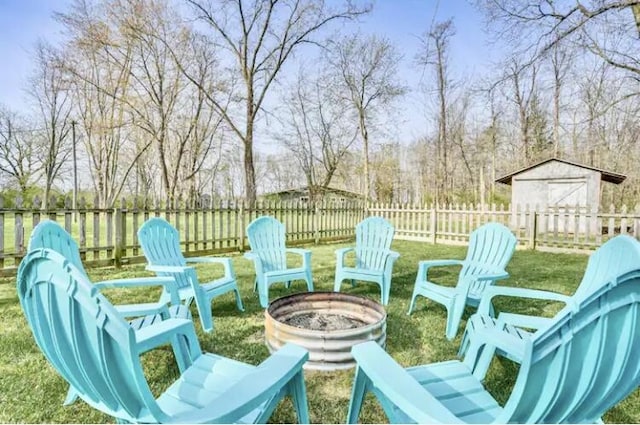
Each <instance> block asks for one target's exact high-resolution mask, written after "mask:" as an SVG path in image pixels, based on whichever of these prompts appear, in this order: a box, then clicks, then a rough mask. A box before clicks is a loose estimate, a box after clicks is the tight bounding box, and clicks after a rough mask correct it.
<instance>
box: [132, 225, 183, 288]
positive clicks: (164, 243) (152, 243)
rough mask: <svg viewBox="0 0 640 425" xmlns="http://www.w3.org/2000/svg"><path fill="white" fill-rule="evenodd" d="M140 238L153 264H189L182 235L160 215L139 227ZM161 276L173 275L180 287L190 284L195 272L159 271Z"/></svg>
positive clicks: (144, 250) (146, 255) (143, 248)
mask: <svg viewBox="0 0 640 425" xmlns="http://www.w3.org/2000/svg"><path fill="white" fill-rule="evenodd" d="M138 240H139V241H140V246H141V247H142V251H143V252H144V256H145V257H146V258H147V261H148V262H149V264H150V265H153V266H180V267H183V266H185V265H186V264H187V262H186V260H185V259H184V256H183V255H182V251H181V250H180V235H179V234H178V231H177V230H176V228H175V227H173V226H172V225H171V224H170V223H169V222H168V221H166V220H165V219H163V218H160V217H153V218H150V219H149V220H147V221H145V222H144V223H143V224H142V226H140V229H138ZM158 275H159V276H171V277H173V278H174V279H175V281H176V284H177V285H178V288H184V287H187V286H190V283H189V279H190V278H194V279H195V276H192V275H195V273H188V272H187V273H182V272H181V273H167V272H159V273H158Z"/></svg>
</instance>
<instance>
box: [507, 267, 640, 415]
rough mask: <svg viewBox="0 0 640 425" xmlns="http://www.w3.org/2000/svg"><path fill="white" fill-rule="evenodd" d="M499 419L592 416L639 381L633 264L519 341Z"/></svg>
mask: <svg viewBox="0 0 640 425" xmlns="http://www.w3.org/2000/svg"><path fill="white" fill-rule="evenodd" d="M525 353H526V354H525V359H524V361H523V363H522V366H521V369H520V373H519V376H518V380H517V382H516V385H515V387H514V390H513V393H512V395H511V397H510V399H509V401H508V402H507V404H506V405H505V410H504V411H503V412H502V415H504V416H501V417H499V418H497V421H498V422H499V423H505V422H517V423H561V422H568V423H586V422H591V423H594V422H595V421H597V420H598V418H599V417H600V416H601V415H602V414H603V413H604V412H606V411H607V410H608V409H610V408H611V407H613V406H614V405H615V404H617V403H618V402H619V401H620V400H622V399H623V398H624V397H626V396H627V395H628V394H629V393H630V392H631V391H633V390H634V389H635V388H637V386H638V385H639V384H640V270H635V271H633V272H630V273H627V274H624V275H622V276H620V277H619V278H617V279H614V280H613V281H612V282H611V283H609V284H607V285H602V286H601V288H600V289H599V290H596V292H594V293H593V294H592V295H591V296H589V297H587V298H586V299H584V300H583V301H582V302H580V303H578V304H576V305H568V306H567V307H565V308H564V309H563V310H562V311H561V312H560V313H558V315H557V316H556V320H555V323H554V325H552V326H551V327H549V328H548V329H545V330H541V331H539V332H537V333H536V334H534V336H533V337H532V339H531V340H530V341H528V342H527V346H526V351H525Z"/></svg>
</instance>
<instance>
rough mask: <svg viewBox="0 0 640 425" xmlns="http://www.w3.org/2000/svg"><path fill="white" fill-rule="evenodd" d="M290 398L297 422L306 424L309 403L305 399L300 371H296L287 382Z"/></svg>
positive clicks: (302, 376)
mask: <svg viewBox="0 0 640 425" xmlns="http://www.w3.org/2000/svg"><path fill="white" fill-rule="evenodd" d="M289 388H290V393H291V399H292V401H293V407H294V409H295V411H296V416H297V417H298V423H299V424H308V423H309V422H310V421H309V403H308V401H307V390H306V388H305V384H304V375H303V373H302V371H300V372H298V373H296V375H295V376H294V377H293V379H292V380H291V382H290V383H289Z"/></svg>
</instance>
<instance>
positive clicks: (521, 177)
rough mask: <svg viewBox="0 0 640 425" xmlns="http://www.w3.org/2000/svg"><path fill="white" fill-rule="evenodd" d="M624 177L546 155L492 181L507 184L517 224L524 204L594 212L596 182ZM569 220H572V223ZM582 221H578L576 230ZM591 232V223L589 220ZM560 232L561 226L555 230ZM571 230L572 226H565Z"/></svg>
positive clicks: (538, 208)
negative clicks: (534, 162)
mask: <svg viewBox="0 0 640 425" xmlns="http://www.w3.org/2000/svg"><path fill="white" fill-rule="evenodd" d="M626 178H627V177H626V176H625V175H623V174H619V173H614V172H612V171H607V170H603V169H600V168H596V167H592V166H589V165H583V164H578V163H575V162H571V161H567V160H565V159H559V158H550V159H547V160H544V161H541V162H538V163H537V164H533V165H530V166H529V167H525V168H522V169H520V170H517V171H514V172H512V173H509V174H507V175H505V176H503V177H500V178H499V179H496V182H499V183H504V184H508V185H511V208H512V212H513V220H514V221H515V222H514V223H512V224H513V225H514V226H517V225H518V217H517V216H516V212H517V211H524V210H525V209H526V208H527V206H528V207H529V208H530V210H533V209H535V210H536V211H538V212H545V211H549V210H553V211H561V212H563V213H564V212H568V213H574V212H576V211H580V212H583V211H584V213H586V212H592V211H598V210H599V207H600V193H601V192H600V183H601V182H602V181H604V182H608V183H613V184H620V183H622V182H623V181H624V180H625V179H626ZM572 223H573V222H572ZM584 226H586V222H585V221H584V220H581V221H580V224H579V227H580V232H584ZM590 226H592V228H591V231H595V230H596V229H595V222H594V223H590ZM558 230H559V231H564V229H558ZM567 231H569V232H575V229H573V228H571V229H567Z"/></svg>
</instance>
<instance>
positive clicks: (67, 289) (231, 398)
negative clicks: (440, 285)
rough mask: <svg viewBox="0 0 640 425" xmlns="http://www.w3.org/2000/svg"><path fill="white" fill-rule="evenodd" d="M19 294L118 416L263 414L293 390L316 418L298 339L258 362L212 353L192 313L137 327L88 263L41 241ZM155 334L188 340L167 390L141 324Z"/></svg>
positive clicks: (51, 356)
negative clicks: (83, 267)
mask: <svg viewBox="0 0 640 425" xmlns="http://www.w3.org/2000/svg"><path fill="white" fill-rule="evenodd" d="M17 290H18V295H19V297H20V304H21V306H22V309H23V311H24V313H25V316H26V318H27V321H28V323H29V326H30V328H31V330H32V332H33V336H34V338H35V340H36V343H37V344H38V346H39V347H40V349H41V350H42V352H43V353H44V355H45V357H46V358H47V360H49V362H50V363H51V365H52V366H53V367H54V368H55V369H56V371H57V372H58V373H59V374H60V375H61V376H62V377H63V378H64V379H65V380H66V381H67V382H69V383H70V384H71V385H72V386H73V388H76V389H77V390H78V393H79V395H80V397H81V398H82V399H83V400H84V401H85V402H86V403H87V404H89V405H90V406H92V407H93V408H95V409H98V410H100V411H101V412H104V413H106V414H108V415H110V416H112V417H114V418H115V419H116V420H117V421H118V422H136V423H138V422H145V423H164V422H173V423H230V422H261V423H264V422H266V420H267V419H268V418H269V416H271V413H272V412H273V409H274V408H275V407H276V405H277V404H278V403H279V401H280V400H281V399H282V398H283V397H285V396H288V395H290V396H291V397H292V399H293V406H294V408H295V409H296V413H297V415H298V420H299V421H300V422H308V421H309V415H308V407H307V397H306V390H305V384H304V376H303V372H302V365H303V364H304V362H305V361H306V360H307V358H308V352H307V351H306V350H305V349H303V348H301V347H298V346H295V345H293V344H289V345H285V346H284V347H283V348H282V349H281V350H279V351H277V352H276V353H274V354H273V355H272V356H271V357H269V358H268V359H267V360H265V361H264V362H263V363H261V364H260V365H259V366H257V367H255V366H252V365H248V364H245V363H241V362H238V361H235V360H231V359H228V358H225V357H222V356H219V355H216V354H211V353H203V352H202V351H201V349H200V345H199V343H198V339H197V337H196V334H195V328H194V326H193V322H192V321H191V320H185V319H167V320H164V321H162V322H160V327H162V328H163V332H156V331H155V329H157V326H156V327H154V326H147V327H145V328H144V329H143V330H141V331H139V332H135V331H134V330H133V329H132V328H131V327H130V326H129V325H128V324H127V323H126V322H125V321H124V320H123V319H122V317H121V316H120V315H119V314H118V312H117V311H116V309H115V308H114V307H113V306H112V305H111V303H110V302H109V301H108V300H107V299H106V298H105V297H104V296H103V295H101V294H100V291H98V290H96V288H95V287H94V286H93V285H91V283H90V282H89V280H87V278H86V276H85V275H84V273H82V272H81V271H80V270H78V268H76V267H75V266H74V265H73V264H72V263H71V262H69V261H68V260H67V259H65V258H64V257H63V256H62V255H60V254H59V253H57V252H55V251H52V250H49V249H36V250H33V251H31V252H29V253H28V254H27V256H26V257H25V258H24V260H23V261H22V262H21V264H20V268H19V270H18V283H17ZM147 331H148V332H152V331H153V334H154V335H147V334H146V333H145V337H148V338H149V339H151V340H156V341H154V343H156V344H157V343H158V342H159V341H160V340H163V341H171V340H172V339H174V338H181V339H184V340H185V341H188V353H189V367H188V368H187V369H186V370H184V371H183V372H182V373H181V375H180V378H179V379H178V380H176V381H175V382H174V383H173V384H171V385H170V386H169V387H168V388H167V389H166V390H165V391H164V392H163V393H162V394H161V395H160V396H159V397H158V398H155V397H154V395H153V394H152V393H151V389H150V387H149V384H148V383H147V381H146V378H145V376H144V373H143V369H142V365H141V363H140V357H139V355H138V347H137V345H138V340H139V339H140V338H141V337H142V334H141V332H147Z"/></svg>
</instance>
